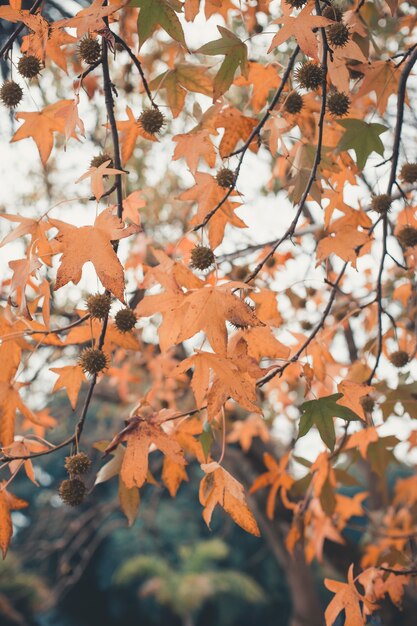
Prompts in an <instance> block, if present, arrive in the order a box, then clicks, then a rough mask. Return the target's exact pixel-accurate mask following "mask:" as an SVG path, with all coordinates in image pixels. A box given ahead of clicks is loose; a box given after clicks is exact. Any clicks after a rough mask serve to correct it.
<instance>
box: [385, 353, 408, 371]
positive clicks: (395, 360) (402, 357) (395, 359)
mask: <svg viewBox="0 0 417 626" xmlns="http://www.w3.org/2000/svg"><path fill="white" fill-rule="evenodd" d="M389 360H390V361H391V363H392V364H393V365H394V367H397V368H398V369H400V368H401V367H404V366H405V365H407V363H408V361H409V360H410V357H409V356H408V352H405V350H397V351H396V352H393V353H392V354H391V355H390V357H389Z"/></svg>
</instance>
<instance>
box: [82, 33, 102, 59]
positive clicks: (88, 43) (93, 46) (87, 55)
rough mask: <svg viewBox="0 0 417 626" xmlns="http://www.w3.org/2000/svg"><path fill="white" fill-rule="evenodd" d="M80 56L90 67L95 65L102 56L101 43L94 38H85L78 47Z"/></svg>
mask: <svg viewBox="0 0 417 626" xmlns="http://www.w3.org/2000/svg"><path fill="white" fill-rule="evenodd" d="M78 54H79V55H80V57H81V58H82V60H83V61H85V62H86V63H88V65H93V63H96V62H97V61H98V60H99V58H100V56H101V46H100V43H99V42H98V41H97V39H94V37H90V36H87V37H84V38H83V39H81V41H80V43H79V45H78Z"/></svg>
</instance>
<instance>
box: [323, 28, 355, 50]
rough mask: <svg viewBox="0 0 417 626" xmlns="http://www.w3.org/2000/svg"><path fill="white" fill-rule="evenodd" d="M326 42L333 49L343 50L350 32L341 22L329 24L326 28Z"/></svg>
mask: <svg viewBox="0 0 417 626" xmlns="http://www.w3.org/2000/svg"><path fill="white" fill-rule="evenodd" d="M326 34H327V40H328V42H329V45H330V46H333V48H343V47H344V46H345V45H346V44H347V42H348V41H349V37H350V31H349V29H348V27H347V26H346V25H345V24H343V22H337V23H336V24H331V25H330V26H328V27H327V28H326Z"/></svg>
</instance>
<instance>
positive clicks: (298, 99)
mask: <svg viewBox="0 0 417 626" xmlns="http://www.w3.org/2000/svg"><path fill="white" fill-rule="evenodd" d="M303 104H304V103H303V97H302V95H301V94H299V93H298V91H291V93H289V94H288V96H287V99H286V100H285V102H284V109H285V111H287V113H291V114H292V115H296V114H297V113H299V112H300V111H301V109H302V108H303Z"/></svg>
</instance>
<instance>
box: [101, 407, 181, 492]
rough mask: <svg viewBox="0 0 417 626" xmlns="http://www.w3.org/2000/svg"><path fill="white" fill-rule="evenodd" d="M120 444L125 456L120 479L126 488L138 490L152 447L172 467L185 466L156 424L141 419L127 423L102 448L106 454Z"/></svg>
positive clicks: (178, 449) (177, 448)
mask: <svg viewBox="0 0 417 626" xmlns="http://www.w3.org/2000/svg"><path fill="white" fill-rule="evenodd" d="M121 441H127V447H126V452H125V455H124V457H123V461H122V466H121V469H120V478H121V479H122V481H123V482H124V484H125V485H126V487H127V488H129V489H131V488H132V487H141V486H142V485H143V483H144V482H145V480H146V477H147V474H148V467H149V459H148V456H149V448H150V446H151V445H154V446H155V448H157V449H158V450H160V451H161V452H162V453H163V454H164V455H165V456H167V457H169V458H170V459H171V460H172V461H174V462H175V463H179V464H181V465H185V463H186V461H185V459H184V456H183V452H182V449H181V446H180V445H179V443H178V442H177V441H175V440H174V439H172V438H171V437H170V436H169V435H168V434H167V433H166V432H165V431H164V430H163V429H162V428H161V426H160V425H159V424H157V423H154V422H153V421H152V420H146V419H144V418H142V417H134V418H131V419H130V420H129V424H128V426H127V427H126V428H125V429H124V430H123V431H122V432H121V433H119V435H117V436H116V437H115V439H113V442H112V443H111V444H110V445H109V446H108V447H107V448H106V450H105V452H106V453H108V452H110V451H111V450H112V449H114V447H115V444H116V445H117V444H118V443H120V442H121Z"/></svg>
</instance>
